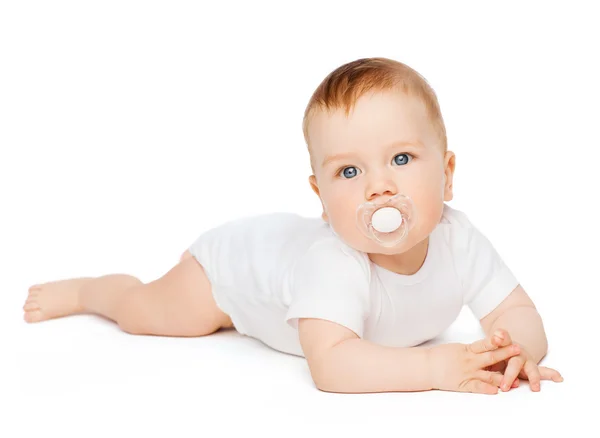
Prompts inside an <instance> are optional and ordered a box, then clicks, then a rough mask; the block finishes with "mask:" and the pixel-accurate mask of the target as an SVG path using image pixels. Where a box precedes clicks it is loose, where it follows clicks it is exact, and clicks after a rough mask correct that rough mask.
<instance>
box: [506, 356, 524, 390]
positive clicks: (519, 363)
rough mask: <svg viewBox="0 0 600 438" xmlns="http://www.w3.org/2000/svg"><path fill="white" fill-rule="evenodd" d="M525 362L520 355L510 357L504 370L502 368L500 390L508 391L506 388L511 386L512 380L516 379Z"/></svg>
mask: <svg viewBox="0 0 600 438" xmlns="http://www.w3.org/2000/svg"><path fill="white" fill-rule="evenodd" d="M524 363H525V359H523V358H522V357H521V356H516V357H511V358H510V359H509V360H508V364H507V365H506V370H504V379H502V386H501V387H500V389H502V391H508V389H509V388H510V387H511V386H512V384H513V382H514V381H515V380H517V376H518V375H519V372H520V371H521V368H523V364H524Z"/></svg>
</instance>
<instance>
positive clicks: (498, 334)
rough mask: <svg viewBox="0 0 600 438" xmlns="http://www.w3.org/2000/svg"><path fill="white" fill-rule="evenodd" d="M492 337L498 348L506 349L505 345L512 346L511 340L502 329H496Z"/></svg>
mask: <svg viewBox="0 0 600 438" xmlns="http://www.w3.org/2000/svg"><path fill="white" fill-rule="evenodd" d="M494 333H495V335H494V336H493V338H492V339H493V341H494V343H495V344H496V345H497V346H498V347H506V346H507V345H510V344H512V338H511V337H510V335H509V334H508V332H507V331H506V330H504V329H497V330H496V331H495V332H494Z"/></svg>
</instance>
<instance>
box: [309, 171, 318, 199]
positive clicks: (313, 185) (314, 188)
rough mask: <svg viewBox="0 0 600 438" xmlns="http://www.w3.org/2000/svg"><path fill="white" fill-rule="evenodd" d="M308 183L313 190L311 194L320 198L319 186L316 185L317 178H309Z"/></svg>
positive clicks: (312, 176)
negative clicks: (313, 193)
mask: <svg viewBox="0 0 600 438" xmlns="http://www.w3.org/2000/svg"><path fill="white" fill-rule="evenodd" d="M308 183H309V184H310V188H311V189H312V190H313V192H315V193H316V194H317V196H320V195H319V186H318V185H317V177H316V176H314V175H311V176H309V177H308Z"/></svg>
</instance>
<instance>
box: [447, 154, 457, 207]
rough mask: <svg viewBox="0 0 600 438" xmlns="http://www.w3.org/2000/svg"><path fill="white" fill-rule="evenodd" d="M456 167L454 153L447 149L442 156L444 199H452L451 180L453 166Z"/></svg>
mask: <svg viewBox="0 0 600 438" xmlns="http://www.w3.org/2000/svg"><path fill="white" fill-rule="evenodd" d="M455 167H456V155H455V154H454V152H451V151H448V152H446V155H445V156H444V177H445V178H444V181H445V183H444V201H446V202H447V201H452V198H453V197H454V192H453V186H452V180H453V177H454V168H455Z"/></svg>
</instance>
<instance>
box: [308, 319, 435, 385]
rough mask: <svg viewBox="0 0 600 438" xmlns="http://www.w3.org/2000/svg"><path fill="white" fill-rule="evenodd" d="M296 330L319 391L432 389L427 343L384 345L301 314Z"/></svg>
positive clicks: (339, 326)
mask: <svg viewBox="0 0 600 438" xmlns="http://www.w3.org/2000/svg"><path fill="white" fill-rule="evenodd" d="M298 331H299V335H300V343H301V345H302V349H303V351H304V355H305V357H306V360H307V362H308V366H309V369H310V373H311V376H312V379H313V381H314V382H315V385H316V386H317V388H318V389H320V390H322V391H326V392H345V393H363V392H392V391H427V390H431V389H433V386H432V384H431V378H430V371H429V348H427V347H412V348H396V347H384V346H381V345H377V344H374V343H372V342H369V341H366V340H363V339H360V338H359V337H358V336H357V335H356V334H355V333H354V332H353V331H352V330H349V329H347V328H346V327H343V326H341V325H339V324H336V323H333V322H330V321H326V320H322V319H312V318H301V319H300V320H299V322H298Z"/></svg>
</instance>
